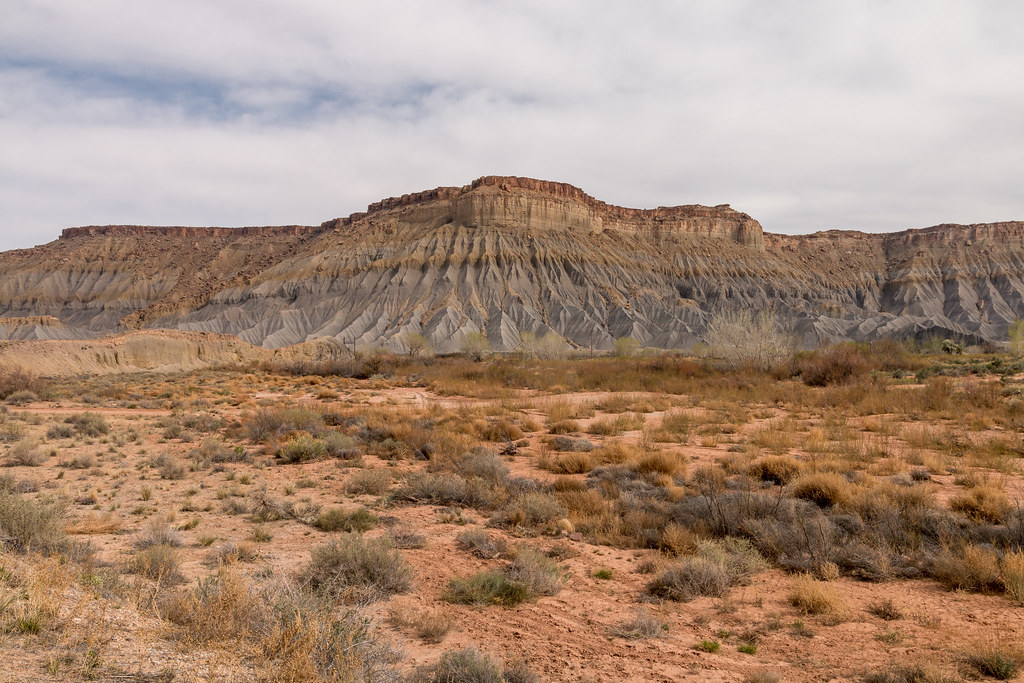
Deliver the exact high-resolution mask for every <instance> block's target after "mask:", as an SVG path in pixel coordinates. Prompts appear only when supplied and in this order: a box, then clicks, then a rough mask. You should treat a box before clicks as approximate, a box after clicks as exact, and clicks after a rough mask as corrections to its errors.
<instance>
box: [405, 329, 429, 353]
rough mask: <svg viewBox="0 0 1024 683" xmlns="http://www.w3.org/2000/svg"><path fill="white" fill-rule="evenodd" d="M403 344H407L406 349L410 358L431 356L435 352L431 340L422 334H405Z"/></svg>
mask: <svg viewBox="0 0 1024 683" xmlns="http://www.w3.org/2000/svg"><path fill="white" fill-rule="evenodd" d="M402 343H403V344H405V348H406V349H407V350H408V351H409V355H410V356H420V355H425V356H429V355H430V354H431V353H433V352H434V345H433V344H431V343H430V340H429V339H427V338H426V337H424V336H423V335H422V334H417V333H415V332H406V333H405V334H403V335H402Z"/></svg>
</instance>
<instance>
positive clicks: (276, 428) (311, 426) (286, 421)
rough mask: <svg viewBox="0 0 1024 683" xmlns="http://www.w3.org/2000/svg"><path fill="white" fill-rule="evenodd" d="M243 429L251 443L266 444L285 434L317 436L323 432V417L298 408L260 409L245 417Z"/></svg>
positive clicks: (312, 411) (317, 413) (314, 412)
mask: <svg viewBox="0 0 1024 683" xmlns="http://www.w3.org/2000/svg"><path fill="white" fill-rule="evenodd" d="M243 427H244V429H245V433H246V435H247V436H248V438H249V440H250V441H252V442H253V443H261V442H268V441H270V440H272V439H275V438H277V437H278V436H281V435H282V434H286V433H287V432H307V433H309V434H310V435H311V436H317V435H319V434H320V432H321V431H323V428H324V420H323V415H322V414H321V413H319V412H317V411H315V410H310V409H308V408H300V407H289V408H261V409H260V410H257V411H256V412H255V413H252V414H250V415H247V416H246V417H245V418H244V421H243Z"/></svg>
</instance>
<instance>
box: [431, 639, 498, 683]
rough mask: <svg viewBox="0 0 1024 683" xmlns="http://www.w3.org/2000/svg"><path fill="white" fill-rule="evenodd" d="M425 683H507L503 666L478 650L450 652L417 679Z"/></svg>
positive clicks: (468, 649)
mask: <svg viewBox="0 0 1024 683" xmlns="http://www.w3.org/2000/svg"><path fill="white" fill-rule="evenodd" d="M417 680H418V681H422V682H423V683H505V680H506V679H505V676H504V674H503V672H502V667H501V665H500V664H499V663H498V662H496V661H495V660H494V659H492V658H491V657H489V656H488V655H485V654H483V653H482V652H480V651H478V650H477V649H476V648H472V647H467V648H465V649H463V650H448V651H446V652H443V653H442V654H441V659H440V660H438V662H437V664H435V665H434V666H432V667H430V668H428V669H426V670H424V671H423V672H421V673H420V675H419V676H418V677H417Z"/></svg>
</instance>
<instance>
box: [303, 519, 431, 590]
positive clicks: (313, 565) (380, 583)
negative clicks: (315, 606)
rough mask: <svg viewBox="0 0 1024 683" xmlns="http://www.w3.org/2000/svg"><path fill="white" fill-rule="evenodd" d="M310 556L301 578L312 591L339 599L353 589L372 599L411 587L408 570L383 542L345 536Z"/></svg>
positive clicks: (404, 562)
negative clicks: (319, 591) (325, 593)
mask: <svg viewBox="0 0 1024 683" xmlns="http://www.w3.org/2000/svg"><path fill="white" fill-rule="evenodd" d="M310 555H311V558H310V562H309V564H308V565H307V566H306V568H305V569H304V570H303V572H302V578H303V581H304V583H305V585H306V586H308V587H309V588H310V589H312V590H321V591H326V592H327V593H329V594H331V595H340V594H342V593H345V592H347V591H348V590H350V589H353V590H355V591H357V594H359V595H363V596H366V597H370V598H375V597H380V596H388V595H393V594H395V593H404V592H406V591H408V590H409V589H410V588H411V587H412V576H413V571H412V568H411V567H410V566H409V564H408V563H407V562H406V561H405V558H403V557H402V553H401V552H399V551H398V550H397V549H396V548H395V547H394V546H393V545H392V544H391V541H390V540H389V539H387V538H375V539H369V538H364V537H363V536H361V535H359V534H356V533H346V534H342V535H341V536H339V537H338V538H336V539H334V540H333V541H330V542H328V543H325V544H324V545H321V546H318V547H316V548H313V550H312V551H311V553H310Z"/></svg>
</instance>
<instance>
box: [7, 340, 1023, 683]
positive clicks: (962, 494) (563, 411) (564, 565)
mask: <svg viewBox="0 0 1024 683" xmlns="http://www.w3.org/2000/svg"><path fill="white" fill-rule="evenodd" d="M1022 373H1024V365H1022V364H1021V362H1020V361H1018V360H1017V359H1014V358H1011V357H1008V356H998V355H987V356H986V355H970V354H965V355H962V356H945V355H943V356H929V355H920V354H915V353H910V352H909V351H907V350H906V349H904V348H903V347H901V346H899V345H895V346H894V345H889V344H885V345H881V346H879V347H875V346H872V347H867V346H856V345H849V346H844V347H842V348H836V349H825V350H822V351H819V352H814V353H809V354H799V355H797V356H796V357H794V358H792V359H790V360H787V361H785V362H782V363H780V364H777V365H776V366H775V367H771V368H766V369H755V368H750V367H736V366H730V367H724V366H719V365H717V364H716V363H715V362H713V361H711V360H707V359H699V358H689V357H684V356H677V355H670V354H666V355H656V356H644V355H634V356H631V357H607V358H580V359H561V360H546V359H531V358H521V357H514V356H492V357H489V358H486V359H483V360H473V359H471V358H467V357H461V356H453V357H444V356H429V357H428V356H412V355H403V356H390V355H380V354H377V355H361V356H359V357H357V358H355V359H353V360H351V361H345V362H339V363H332V364H323V365H318V364H301V363H300V364H293V365H290V366H271V365H265V366H261V367H245V368H223V369H217V370H205V371H201V372H191V373H181V374H158V373H149V374H139V375H116V376H115V375H104V376H97V377H80V378H70V379H45V378H38V377H34V376H31V375H28V374H24V373H22V374H20V375H18V376H17V377H0V385H2V386H4V387H7V388H8V389H9V391H7V394H6V399H7V400H6V402H5V403H4V404H3V405H0V652H2V656H3V662H4V665H5V666H4V667H3V670H2V671H0V680H12V681H14V680H41V681H50V680H53V681H56V680H138V681H158V680H167V681H171V680H181V681H190V680H232V681H233V680H239V681H243V680H254V681H260V680H267V681H269V680H293V681H300V680H303V681H304V680H323V681H351V680H367V681H371V680H373V681H376V680H382V681H387V680H401V679H409V680H437V681H441V680H444V681H447V680H495V681H501V680H506V681H509V680H516V681H519V680H522V681H531V680H567V681H588V680H620V679H633V680H681V679H693V680H702V679H716V680H737V681H739V680H748V681H770V680H787V681H788V680H797V681H799V680H808V681H811V680H828V679H837V680H873V681H883V680H884V681H903V680H908V681H909V680H935V681H940V680H941V681H946V680H949V681H953V680H967V679H974V678H978V677H988V678H993V677H995V678H1001V677H1003V678H1005V677H1008V676H1009V677H1012V676H1014V675H1019V671H1020V670H1021V667H1024V659H1022V657H1021V651H1022V650H1021V647H1022V644H1024V621H1022V620H1021V618H1020V614H1021V612H1020V610H1021V609H1022V607H1021V606H1022V604H1024V476H1022V471H1021V465H1022V464H1024V460H1022V458H1024V438H1022V437H1021V433H1022V429H1024V375H1022Z"/></svg>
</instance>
